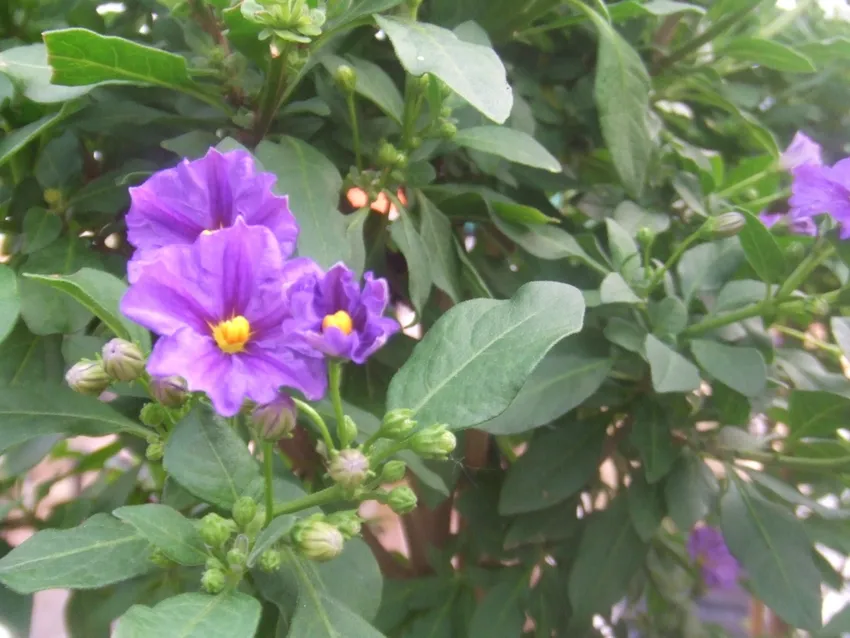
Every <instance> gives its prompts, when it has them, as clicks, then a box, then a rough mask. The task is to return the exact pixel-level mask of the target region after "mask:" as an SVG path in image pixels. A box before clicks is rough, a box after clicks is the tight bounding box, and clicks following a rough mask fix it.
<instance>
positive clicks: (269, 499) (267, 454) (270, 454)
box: [263, 441, 274, 527]
mask: <svg viewBox="0 0 850 638" xmlns="http://www.w3.org/2000/svg"><path fill="white" fill-rule="evenodd" d="M263 474H264V478H265V480H266V495H265V496H266V526H267V527H268V524H269V523H271V522H272V518H274V443H272V442H271V441H264V442H263Z"/></svg>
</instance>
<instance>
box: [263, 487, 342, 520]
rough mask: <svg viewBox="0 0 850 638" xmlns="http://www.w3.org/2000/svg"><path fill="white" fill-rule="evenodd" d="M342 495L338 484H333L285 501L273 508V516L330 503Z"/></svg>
mask: <svg viewBox="0 0 850 638" xmlns="http://www.w3.org/2000/svg"><path fill="white" fill-rule="evenodd" d="M342 497H343V492H342V488H341V487H340V486H339V485H334V486H332V487H328V488H325V489H323V490H320V491H318V492H314V493H313V494H308V495H307V496H302V497H301V498H297V499H295V500H294V501H287V502H286V503H283V504H281V505H278V506H277V507H275V508H274V516H276V517H277V516H280V515H281V514H292V513H294V512H300V511H301V510H306V509H308V508H310V507H317V506H319V505H327V504H328V503H332V502H333V501H336V500H339V499H341V498H342Z"/></svg>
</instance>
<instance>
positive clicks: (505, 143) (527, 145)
mask: <svg viewBox="0 0 850 638" xmlns="http://www.w3.org/2000/svg"><path fill="white" fill-rule="evenodd" d="M452 141H453V142H454V143H455V144H457V145H459V146H463V147H465V148H471V149H474V150H476V151H481V152H482V153H490V154H492V155H497V156H499V157H504V158H505V159H507V160H510V161H511V162H516V163H517V164H525V165H526V166H531V167H533V168H540V169H543V170H544V171H549V172H550V173H560V172H561V163H560V162H559V161H558V159H557V158H556V157H554V156H553V155H552V154H551V153H550V152H549V151H548V150H546V147H545V146H543V145H542V144H541V143H540V142H538V141H537V140H535V139H534V138H533V137H531V136H530V135H528V134H527V133H523V132H522V131H517V130H516V129H512V128H508V127H506V126H476V127H474V128H468V129H463V130H461V131H458V132H457V135H455V136H454V137H453V138H452Z"/></svg>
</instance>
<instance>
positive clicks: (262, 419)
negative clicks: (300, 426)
mask: <svg viewBox="0 0 850 638" xmlns="http://www.w3.org/2000/svg"><path fill="white" fill-rule="evenodd" d="M297 421H298V408H297V407H296V406H295V402H294V401H293V400H292V398H290V397H289V396H287V395H285V394H278V397H277V399H275V400H274V401H272V402H271V403H267V404H265V405H258V406H257V407H256V408H254V410H253V411H252V412H251V425H252V426H253V428H254V431H255V432H256V433H257V436H259V437H260V438H261V439H263V440H264V441H273V442H276V441H279V440H280V439H284V438H290V437H292V433H293V432H294V431H295V425H296V422H297Z"/></svg>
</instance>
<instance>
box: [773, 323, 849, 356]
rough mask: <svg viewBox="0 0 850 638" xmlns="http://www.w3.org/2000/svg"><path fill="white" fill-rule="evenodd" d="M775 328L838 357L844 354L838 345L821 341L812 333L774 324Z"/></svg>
mask: <svg viewBox="0 0 850 638" xmlns="http://www.w3.org/2000/svg"><path fill="white" fill-rule="evenodd" d="M775 328H776V329H777V330H778V331H779V332H781V333H782V334H786V335H788V336H790V337H795V338H797V339H799V340H800V341H802V342H803V343H804V344H806V343H810V344H812V345H813V346H815V347H816V348H819V349H821V350H823V351H824V352H828V353H829V354H831V355H833V356H836V357H839V358H840V357H842V356H843V355H844V353H843V352H841V348H839V347H838V346H834V345H832V344H831V343H826V342H825V341H821V340H820V339H817V338H815V337H813V336H812V335H810V334H808V333H806V332H802V331H800V330H794V328H789V327H787V326H775Z"/></svg>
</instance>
